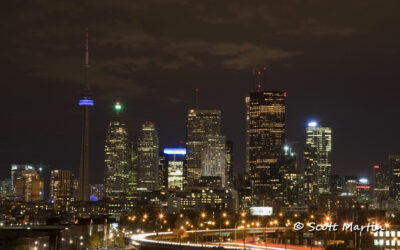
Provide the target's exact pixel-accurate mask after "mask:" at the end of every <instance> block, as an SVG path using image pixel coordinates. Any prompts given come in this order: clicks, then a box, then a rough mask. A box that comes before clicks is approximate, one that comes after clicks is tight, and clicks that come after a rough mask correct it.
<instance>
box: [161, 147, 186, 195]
mask: <svg viewBox="0 0 400 250" xmlns="http://www.w3.org/2000/svg"><path fill="white" fill-rule="evenodd" d="M163 154H164V157H165V165H166V166H167V187H168V189H173V190H183V188H184V185H185V179H186V177H185V164H186V148H164V150H163Z"/></svg>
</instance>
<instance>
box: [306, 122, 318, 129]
mask: <svg viewBox="0 0 400 250" xmlns="http://www.w3.org/2000/svg"><path fill="white" fill-rule="evenodd" d="M308 126H309V127H312V128H315V127H316V126H318V123H317V122H316V121H311V122H309V123H308Z"/></svg>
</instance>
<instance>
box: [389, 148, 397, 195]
mask: <svg viewBox="0 0 400 250" xmlns="http://www.w3.org/2000/svg"><path fill="white" fill-rule="evenodd" d="M389 167H390V172H391V182H392V196H393V198H394V199H395V200H396V201H400V154H391V155H389Z"/></svg>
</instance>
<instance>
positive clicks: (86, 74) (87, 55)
mask: <svg viewBox="0 0 400 250" xmlns="http://www.w3.org/2000/svg"><path fill="white" fill-rule="evenodd" d="M84 67H85V90H90V86H89V29H88V28H86V39H85V65H84Z"/></svg>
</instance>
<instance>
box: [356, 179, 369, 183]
mask: <svg viewBox="0 0 400 250" xmlns="http://www.w3.org/2000/svg"><path fill="white" fill-rule="evenodd" d="M358 181H359V182H360V183H361V184H368V179H367V178H360V179H359V180H358Z"/></svg>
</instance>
